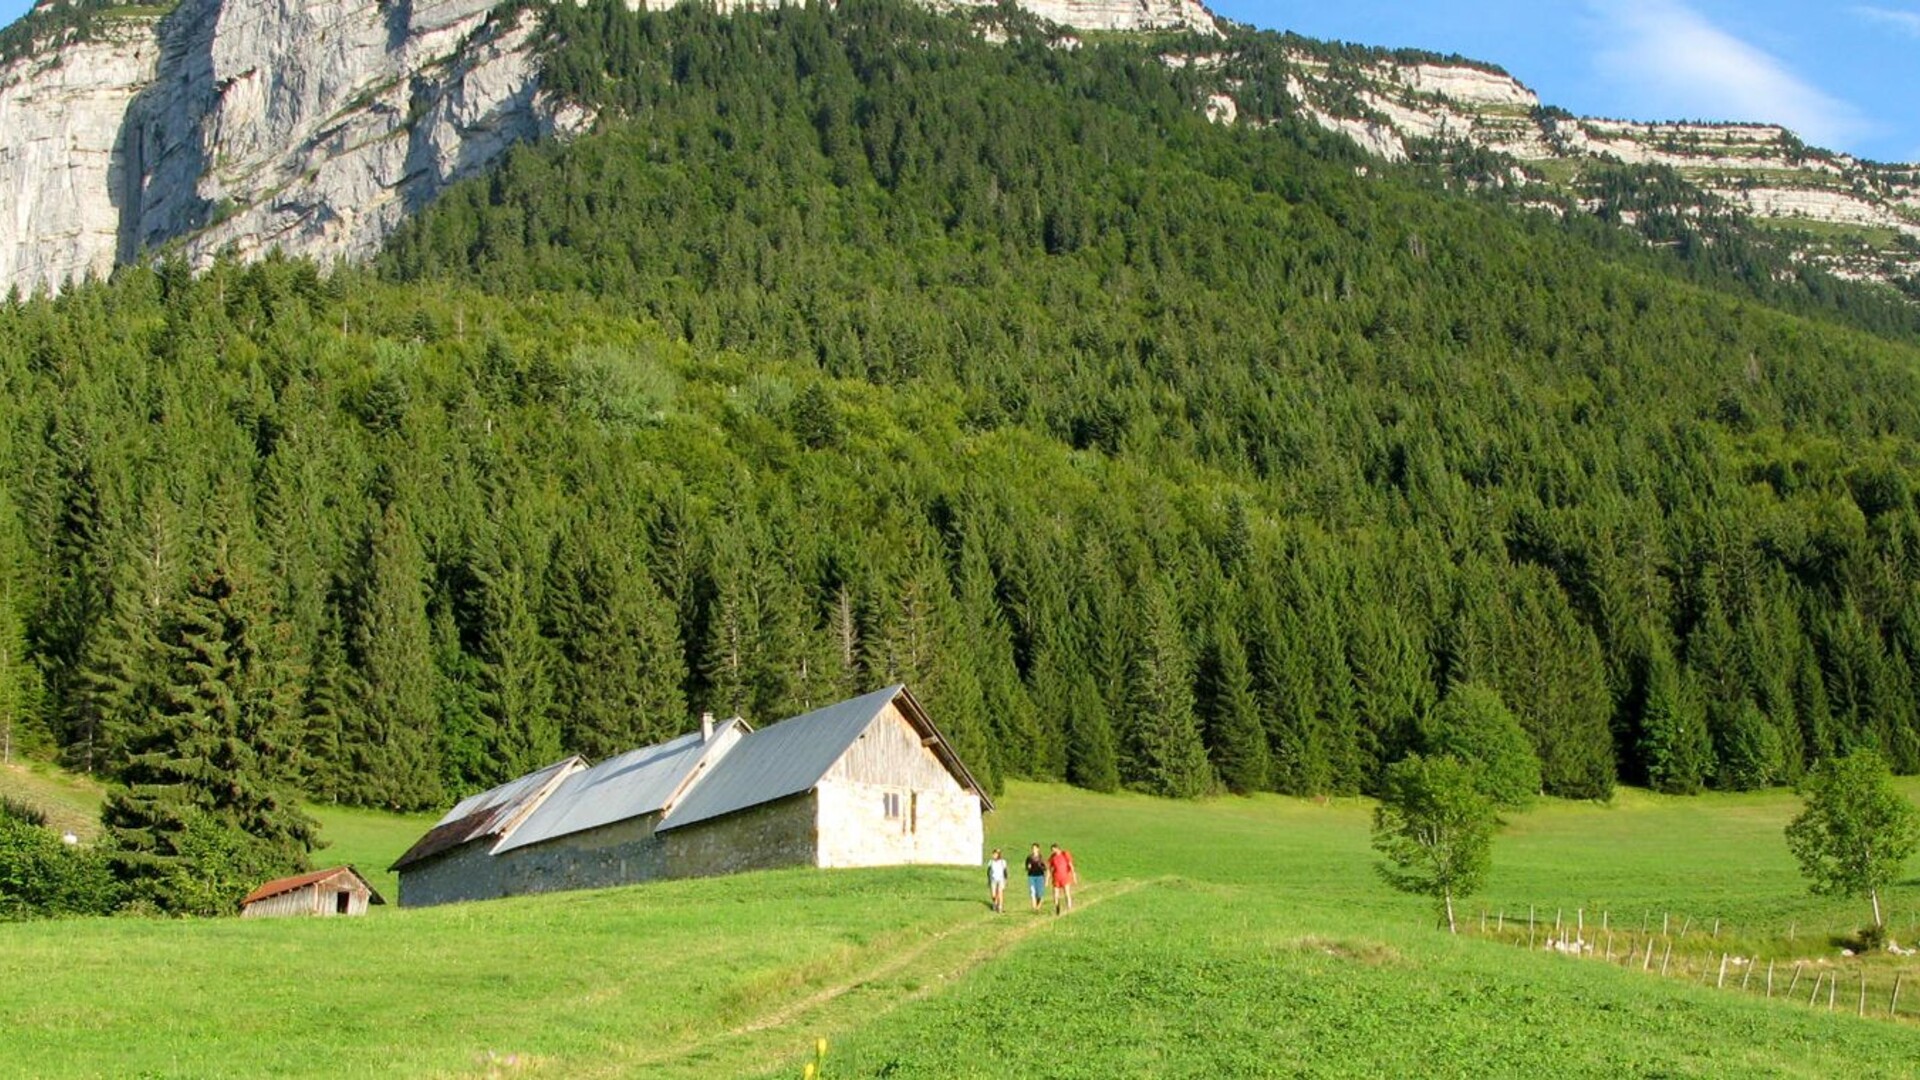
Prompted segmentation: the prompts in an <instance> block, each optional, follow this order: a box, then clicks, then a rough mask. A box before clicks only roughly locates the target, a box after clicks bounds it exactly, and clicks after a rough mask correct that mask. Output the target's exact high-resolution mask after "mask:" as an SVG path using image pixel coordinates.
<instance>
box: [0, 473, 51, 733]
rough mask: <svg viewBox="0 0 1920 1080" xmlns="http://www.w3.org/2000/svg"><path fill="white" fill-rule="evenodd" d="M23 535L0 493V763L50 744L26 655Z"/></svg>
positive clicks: (38, 685)
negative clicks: (41, 718)
mask: <svg viewBox="0 0 1920 1080" xmlns="http://www.w3.org/2000/svg"><path fill="white" fill-rule="evenodd" d="M27 556H28V552H27V543H26V535H25V534H24V533H23V532H22V531H21V528H20V518H19V515H17V514H15V513H14V512H13V506H12V503H11V501H10V500H9V499H8V498H7V493H6V492H5V491H4V490H0V764H10V763H12V762H13V761H14V759H15V758H17V757H19V756H20V755H21V754H23V753H28V752H32V753H43V752H45V751H46V750H47V749H48V743H49V742H50V741H51V737H50V733H49V732H47V731H46V729H45V727H44V725H43V724H42V723H41V720H40V705H41V679H40V671H39V668H38V667H37V666H35V664H34V663H33V660H32V657H31V656H30V655H29V651H28V650H29V642H28V640H27V625H26V613H27V610H28V604H29V596H28V591H29V590H28V588H27V582H26V570H27Z"/></svg>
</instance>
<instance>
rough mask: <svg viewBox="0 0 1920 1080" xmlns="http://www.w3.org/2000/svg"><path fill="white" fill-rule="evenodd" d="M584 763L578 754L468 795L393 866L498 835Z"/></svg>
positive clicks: (412, 862) (398, 866) (408, 864)
mask: <svg viewBox="0 0 1920 1080" xmlns="http://www.w3.org/2000/svg"><path fill="white" fill-rule="evenodd" d="M585 764H586V763H585V762H583V761H581V760H580V759H579V758H577V757H570V758H567V759H566V760H565V761H556V762H554V763H553V764H551V765H549V766H547V767H546V768H544V769H541V770H539V771H538V772H531V773H528V774H527V775H525V776H522V777H520V778H519V779H518V780H509V781H507V782H506V783H504V784H501V785H500V786H499V787H497V788H491V789H489V790H487V791H483V792H481V793H480V794H478V795H469V796H467V797H466V798H465V799H462V800H460V802H459V803H458V804H457V805H455V806H454V808H453V809H451V810H449V811H447V815H446V816H445V817H443V818H441V819H440V820H439V822H437V823H436V824H435V825H434V827H433V828H432V829H430V830H428V831H427V835H425V836H423V837H421V838H420V839H419V840H418V841H416V842H415V843H414V845H413V846H412V847H410V848H408V849H407V851H406V854H404V855H402V856H400V857H399V858H398V859H396V860H394V863H393V866H392V869H394V870H399V869H401V868H402V867H406V866H411V865H412V864H414V863H417V862H419V861H420V860H422V859H426V858H429V857H431V856H434V855H438V854H440V853H441V852H443V851H446V850H447V849H449V848H455V847H459V846H460V845H461V844H464V843H467V842H468V841H470V840H477V839H479V838H481V837H484V836H497V835H499V834H500V833H501V832H502V831H504V830H505V829H506V828H507V827H508V826H510V825H511V824H513V822H514V821H516V820H518V819H519V817H520V815H521V812H522V811H524V810H527V809H529V808H531V807H533V806H537V805H538V803H539V800H540V799H541V798H542V797H544V796H545V795H546V794H547V793H548V792H549V791H551V790H552V787H553V784H554V782H555V781H557V780H559V779H560V778H561V777H563V776H565V775H566V774H568V773H570V772H574V771H577V770H578V769H580V768H583V767H584V766H585Z"/></svg>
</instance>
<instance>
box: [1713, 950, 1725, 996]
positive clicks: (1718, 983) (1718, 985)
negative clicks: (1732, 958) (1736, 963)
mask: <svg viewBox="0 0 1920 1080" xmlns="http://www.w3.org/2000/svg"><path fill="white" fill-rule="evenodd" d="M1713 988H1714V989H1715V990H1724V989H1726V988H1727V954H1726V953H1721V954H1720V977H1719V978H1717V979H1715V980H1713Z"/></svg>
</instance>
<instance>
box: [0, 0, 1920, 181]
mask: <svg viewBox="0 0 1920 1080" xmlns="http://www.w3.org/2000/svg"><path fill="white" fill-rule="evenodd" d="M28 3H29V0H0V23H9V22H12V21H13V20H14V19H17V18H19V17H20V15H21V14H22V13H23V12H25V11H26V9H27V7H28ZM1209 6H1211V7H1212V8H1213V9H1214V10H1215V11H1217V12H1219V13H1220V14H1222V15H1225V16H1227V17H1228V18H1231V19H1236V20H1238V21H1240V22H1245V23H1252V24H1253V25H1255V26H1260V27H1265V28H1268V29H1274V30H1293V31H1296V32H1298V33H1302V34H1306V35H1308V36H1310V37H1321V38H1334V39H1338V40H1341V41H1357V42H1360V43H1362V44H1366V45H1385V46H1394V47H1397V46H1413V47H1417V48H1422V49H1430V50H1433V51H1434V52H1440V53H1460V54H1462V55H1464V56H1471V57H1473V58H1475V59H1478V60H1488V61H1492V62H1493V63H1496V64H1499V65H1501V66H1502V67H1504V68H1506V69H1507V70H1508V71H1510V72H1512V73H1513V74H1514V75H1515V76H1517V77H1518V78H1519V79H1520V81H1522V82H1524V83H1526V84H1527V85H1528V86H1529V87H1532V88H1533V89H1534V90H1535V91H1537V92H1538V93H1539V94H1540V97H1541V99H1542V100H1544V101H1546V102H1547V103H1548V104H1551V105H1558V106H1561V107H1562V108H1565V109H1570V110H1572V111H1573V112H1576V113H1580V114H1582V115H1588V116H1610V117H1617V118H1621V119H1632V120H1764V121H1771V122H1774V123H1783V124H1786V125H1787V126H1788V127H1791V128H1793V129H1794V130H1795V131H1797V132H1799V133H1800V135H1801V137H1802V138H1805V139H1806V140H1807V141H1808V142H1811V143H1814V144H1816V145H1819V146H1825V147H1829V148H1831V149H1835V150H1844V151H1847V152H1849V153H1853V154H1858V155H1861V156H1863V157H1869V158H1873V159H1876V160H1879V161H1909V162H1920V0H1857V2H1856V0H1530V2H1523V0H1209Z"/></svg>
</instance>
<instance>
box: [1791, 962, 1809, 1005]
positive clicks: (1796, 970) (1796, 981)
mask: <svg viewBox="0 0 1920 1080" xmlns="http://www.w3.org/2000/svg"><path fill="white" fill-rule="evenodd" d="M1804 963H1806V961H1805V960H1795V961H1794V962H1793V981H1792V982H1789V983H1788V984H1787V996H1788V997H1792V996H1793V988H1794V987H1796V986H1799V985H1800V965H1802V964H1804Z"/></svg>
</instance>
